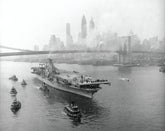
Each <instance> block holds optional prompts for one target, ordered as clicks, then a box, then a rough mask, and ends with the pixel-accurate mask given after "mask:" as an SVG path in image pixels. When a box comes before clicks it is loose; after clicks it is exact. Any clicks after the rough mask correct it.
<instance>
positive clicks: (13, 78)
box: [9, 75, 18, 81]
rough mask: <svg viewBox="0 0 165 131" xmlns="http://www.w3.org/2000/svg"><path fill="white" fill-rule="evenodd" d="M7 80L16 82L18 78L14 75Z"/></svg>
mask: <svg viewBox="0 0 165 131" xmlns="http://www.w3.org/2000/svg"><path fill="white" fill-rule="evenodd" d="M9 80H13V81H18V78H17V77H16V75H13V76H12V77H9Z"/></svg>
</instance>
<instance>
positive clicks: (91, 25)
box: [89, 18, 95, 31]
mask: <svg viewBox="0 0 165 131" xmlns="http://www.w3.org/2000/svg"><path fill="white" fill-rule="evenodd" d="M94 28H95V23H94V21H93V18H91V20H90V23H89V30H90V31H92V30H94Z"/></svg>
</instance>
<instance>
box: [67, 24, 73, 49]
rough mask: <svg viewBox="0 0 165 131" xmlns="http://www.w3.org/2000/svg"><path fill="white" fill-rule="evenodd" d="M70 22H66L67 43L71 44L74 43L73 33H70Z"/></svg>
mask: <svg viewBox="0 0 165 131" xmlns="http://www.w3.org/2000/svg"><path fill="white" fill-rule="evenodd" d="M70 32H71V31H70V24H69V23H66V45H67V46H71V45H72V44H73V39H72V35H71V33H70Z"/></svg>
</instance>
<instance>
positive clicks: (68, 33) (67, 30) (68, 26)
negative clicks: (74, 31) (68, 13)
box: [66, 23, 70, 36]
mask: <svg viewBox="0 0 165 131" xmlns="http://www.w3.org/2000/svg"><path fill="white" fill-rule="evenodd" d="M66 35H68V36H69V35H70V24H69V23H66Z"/></svg>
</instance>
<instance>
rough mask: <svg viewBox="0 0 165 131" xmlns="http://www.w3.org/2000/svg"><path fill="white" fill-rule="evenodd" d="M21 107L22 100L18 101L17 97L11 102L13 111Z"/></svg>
mask: <svg viewBox="0 0 165 131" xmlns="http://www.w3.org/2000/svg"><path fill="white" fill-rule="evenodd" d="M20 108H21V102H19V101H17V99H15V100H14V101H13V103H12V104H11V108H10V109H11V111H12V112H17V111H18V110H19V109H20Z"/></svg>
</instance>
